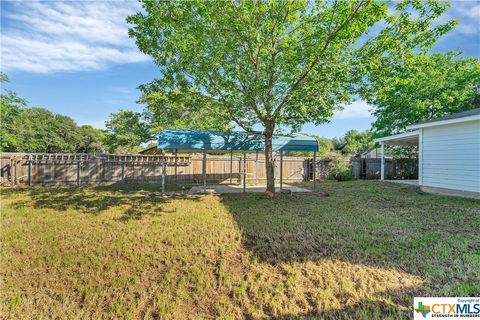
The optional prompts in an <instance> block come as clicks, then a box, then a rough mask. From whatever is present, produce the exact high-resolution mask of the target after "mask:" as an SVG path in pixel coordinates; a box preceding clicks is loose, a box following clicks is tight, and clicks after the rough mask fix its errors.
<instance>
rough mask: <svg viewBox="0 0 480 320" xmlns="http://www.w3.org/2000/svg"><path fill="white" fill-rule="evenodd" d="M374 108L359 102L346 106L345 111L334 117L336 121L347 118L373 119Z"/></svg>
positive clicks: (337, 112) (361, 101)
mask: <svg viewBox="0 0 480 320" xmlns="http://www.w3.org/2000/svg"><path fill="white" fill-rule="evenodd" d="M371 109H372V106H371V105H369V104H368V103H366V102H365V101H363V100H357V101H354V102H352V103H351V104H349V105H346V106H344V108H343V110H337V111H336V112H335V114H334V116H333V118H334V119H347V118H373V116H372V114H371V112H370V110H371Z"/></svg>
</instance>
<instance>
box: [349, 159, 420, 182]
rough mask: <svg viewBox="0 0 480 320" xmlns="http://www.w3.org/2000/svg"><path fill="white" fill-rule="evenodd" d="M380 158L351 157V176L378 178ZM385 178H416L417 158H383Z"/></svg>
mask: <svg viewBox="0 0 480 320" xmlns="http://www.w3.org/2000/svg"><path fill="white" fill-rule="evenodd" d="M381 165H382V159H380V158H368V159H364V158H353V159H352V160H351V170H352V176H353V177H354V178H356V179H380V168H381ZM385 179H387V180H394V179H418V159H403V158H401V159H395V158H394V159H385Z"/></svg>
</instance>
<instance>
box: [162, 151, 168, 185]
mask: <svg viewBox="0 0 480 320" xmlns="http://www.w3.org/2000/svg"><path fill="white" fill-rule="evenodd" d="M166 173H167V163H166V162H165V158H164V160H163V163H162V194H165V175H166Z"/></svg>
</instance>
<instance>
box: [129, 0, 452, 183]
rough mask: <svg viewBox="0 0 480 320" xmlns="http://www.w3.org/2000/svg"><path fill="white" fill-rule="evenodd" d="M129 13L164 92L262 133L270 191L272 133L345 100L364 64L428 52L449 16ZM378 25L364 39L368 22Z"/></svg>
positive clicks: (180, 7)
mask: <svg viewBox="0 0 480 320" xmlns="http://www.w3.org/2000/svg"><path fill="white" fill-rule="evenodd" d="M142 5H143V9H144V10H143V11H141V12H138V13H136V14H134V15H132V16H130V17H128V18H127V21H128V22H129V23H130V24H131V25H132V27H131V29H130V30H129V33H130V36H131V37H133V38H135V40H136V43H137V45H138V47H139V48H140V50H141V51H142V52H144V53H146V54H148V55H150V56H152V57H153V59H154V61H155V63H156V64H157V65H158V66H159V67H160V71H161V73H162V78H161V79H159V80H157V81H156V84H157V85H158V84H160V86H159V87H161V88H162V89H161V90H162V91H164V92H165V93H168V92H170V91H172V90H175V91H176V92H189V93H191V92H192V91H193V92H196V93H198V94H202V95H206V96H208V97H210V98H211V99H213V100H215V101H216V102H217V103H214V104H211V105H209V106H208V107H211V108H214V110H212V111H213V112H214V113H216V114H218V116H219V117H223V118H226V119H228V120H230V121H233V122H234V123H236V125H237V126H238V127H241V128H243V129H244V130H246V131H250V132H254V131H255V128H258V127H259V126H260V127H261V128H262V129H261V130H259V134H262V135H263V136H264V138H265V159H266V172H267V190H269V191H272V192H274V162H273V156H272V135H273V134H274V132H275V131H276V130H278V128H281V127H287V128H290V129H292V130H299V129H300V128H301V126H302V125H303V124H304V123H306V122H313V123H314V124H321V123H323V122H325V121H326V120H327V119H328V118H329V117H331V116H332V115H333V111H334V109H335V108H337V107H339V106H341V105H343V104H346V103H349V102H350V97H351V95H352V93H354V92H355V91H356V90H357V89H358V85H359V84H360V83H362V81H364V79H365V78H366V77H365V76H366V74H367V73H368V72H369V70H371V69H369V65H368V64H369V63H368V62H369V61H371V62H372V63H376V62H378V61H379V59H381V58H382V57H383V56H385V55H390V56H391V57H392V59H401V58H402V53H403V52H407V51H408V52H410V51H412V50H417V51H422V50H427V49H428V48H429V47H430V46H431V45H432V43H433V42H434V41H435V39H436V38H438V37H439V36H440V35H441V34H443V33H444V32H446V31H447V30H448V29H449V28H451V27H452V26H453V23H452V22H447V23H445V24H437V25H434V24H433V20H434V19H436V18H437V17H438V16H439V15H441V14H442V13H443V12H444V11H445V10H446V8H447V5H446V4H445V3H444V2H435V1H428V2H423V1H403V2H399V3H397V4H396V5H395V7H396V10H394V13H390V12H389V8H388V7H389V5H388V4H387V3H385V2H380V1H369V0H358V1H287V0H286V1H203V0H191V1H160V0H153V1H152V0H148V1H147V0H146V1H143V2H142ZM375 25H377V26H379V25H382V26H383V27H382V26H379V28H382V29H383V30H382V31H381V32H379V33H377V35H376V36H373V37H370V38H368V36H367V35H368V34H369V31H370V30H371V28H372V27H373V26H375Z"/></svg>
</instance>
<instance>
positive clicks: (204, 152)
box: [202, 150, 207, 193]
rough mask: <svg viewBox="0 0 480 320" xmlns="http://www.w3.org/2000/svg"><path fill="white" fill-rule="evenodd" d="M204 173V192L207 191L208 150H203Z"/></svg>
mask: <svg viewBox="0 0 480 320" xmlns="http://www.w3.org/2000/svg"><path fill="white" fill-rule="evenodd" d="M202 173H203V192H204V193H207V151H206V150H204V151H203V162H202Z"/></svg>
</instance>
